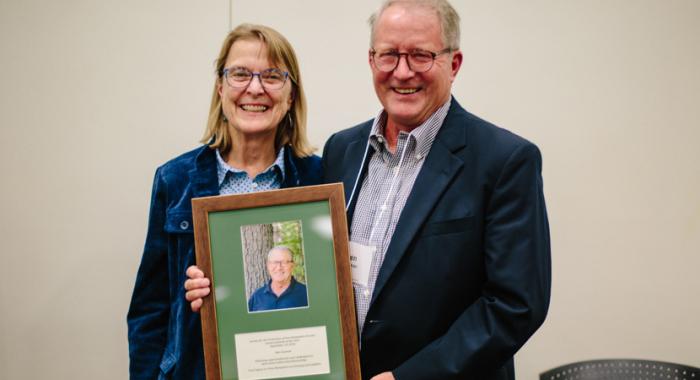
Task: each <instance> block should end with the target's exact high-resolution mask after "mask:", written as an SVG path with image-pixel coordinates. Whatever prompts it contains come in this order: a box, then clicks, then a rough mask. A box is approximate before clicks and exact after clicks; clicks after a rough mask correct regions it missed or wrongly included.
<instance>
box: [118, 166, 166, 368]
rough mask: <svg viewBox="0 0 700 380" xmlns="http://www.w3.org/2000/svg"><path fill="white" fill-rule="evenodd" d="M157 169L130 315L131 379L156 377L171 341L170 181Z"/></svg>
mask: <svg viewBox="0 0 700 380" xmlns="http://www.w3.org/2000/svg"><path fill="white" fill-rule="evenodd" d="M162 169H163V168H159V169H158V170H157V171H156V174H155V178H154V180H153V190H152V193H151V208H150V213H149V219H148V232H147V235H146V243H145V246H144V251H143V257H142V259H141V265H140V266H139V270H138V274H137V276H136V284H135V287H134V293H133V295H132V298H131V305H130V307H129V313H128V315H127V324H128V328H129V359H130V364H129V372H130V375H131V379H155V378H156V377H157V376H158V371H159V365H160V362H161V358H162V356H163V352H164V350H165V344H166V341H167V329H168V318H169V314H170V304H171V303H170V294H169V288H168V284H169V279H168V270H167V268H168V262H167V261H168V238H167V233H166V231H165V229H164V226H165V214H166V202H167V199H166V194H167V188H166V183H165V181H164V179H163V174H162Z"/></svg>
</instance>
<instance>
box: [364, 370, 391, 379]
mask: <svg viewBox="0 0 700 380" xmlns="http://www.w3.org/2000/svg"><path fill="white" fill-rule="evenodd" d="M369 380H394V375H392V374H391V372H382V373H380V374H379V375H377V376H373V377H372V378H371V379H369Z"/></svg>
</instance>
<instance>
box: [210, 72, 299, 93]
mask: <svg viewBox="0 0 700 380" xmlns="http://www.w3.org/2000/svg"><path fill="white" fill-rule="evenodd" d="M221 76H222V77H224V78H225V79H226V83H228V84H229V86H231V87H234V88H245V87H248V85H249V84H250V81H251V80H253V77H255V76H257V77H258V79H260V84H261V85H262V86H263V87H264V88H265V89H266V90H279V89H280V88H282V87H283V86H284V82H286V81H287V77H288V76H289V73H288V72H286V71H282V70H280V69H275V68H271V69H267V70H263V71H261V72H259V73H255V72H252V71H250V70H248V69H246V68H245V67H229V68H227V69H224V71H222V72H221Z"/></svg>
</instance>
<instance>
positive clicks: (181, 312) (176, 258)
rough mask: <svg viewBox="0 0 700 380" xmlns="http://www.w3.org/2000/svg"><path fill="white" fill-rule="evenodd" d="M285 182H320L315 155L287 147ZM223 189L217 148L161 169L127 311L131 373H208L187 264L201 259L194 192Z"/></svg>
mask: <svg viewBox="0 0 700 380" xmlns="http://www.w3.org/2000/svg"><path fill="white" fill-rule="evenodd" d="M284 169H285V180H284V183H283V184H282V187H294V186H302V185H316V184H319V183H320V181H321V160H320V158H319V157H317V156H311V157H305V158H298V157H295V156H294V155H293V154H292V149H291V148H290V147H287V149H285V156H284ZM218 194H219V184H218V178H217V170H216V153H215V151H214V150H213V149H210V148H209V147H208V146H202V147H199V148H197V149H195V150H193V151H191V152H188V153H185V154H183V155H181V156H179V157H176V158H174V159H172V160H170V161H169V162H167V163H166V164H165V165H163V166H161V167H159V168H158V170H156V174H155V178H154V180H153V192H152V194H151V210H150V216H149V219H148V233H147V235H146V244H145V247H144V250H143V257H142V259H141V265H140V267H139V270H138V274H137V276H136V285H135V286H134V293H133V296H132V298H131V306H130V307H129V313H128V315H127V323H128V327H129V358H130V363H129V374H130V378H131V379H148V380H152V379H182V380H197V379H204V354H203V351H202V330H201V324H200V318H199V313H193V312H192V311H191V309H190V305H189V302H187V300H185V288H184V283H185V279H186V276H185V270H186V269H187V267H189V266H190V265H193V264H194V262H195V255H194V235H193V232H192V203H191V200H192V198H194V197H205V196H210V195H218Z"/></svg>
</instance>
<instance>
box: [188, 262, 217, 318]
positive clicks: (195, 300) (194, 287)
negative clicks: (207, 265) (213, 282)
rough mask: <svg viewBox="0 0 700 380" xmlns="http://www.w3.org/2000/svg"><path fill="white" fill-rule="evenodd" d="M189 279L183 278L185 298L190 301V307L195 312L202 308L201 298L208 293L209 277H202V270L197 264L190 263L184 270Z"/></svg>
mask: <svg viewBox="0 0 700 380" xmlns="http://www.w3.org/2000/svg"><path fill="white" fill-rule="evenodd" d="M185 274H186V275H187V277H188V278H189V279H187V280H185V290H187V293H185V299H186V300H188V301H189V302H190V307H191V308H192V311H194V312H195V313H196V312H198V311H199V309H201V308H202V298H204V297H206V296H208V295H209V293H210V292H211V288H210V287H209V279H208V278H206V277H204V272H202V270H201V269H199V268H197V266H195V265H192V266H191V267H189V268H187V271H186V272H185Z"/></svg>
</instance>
